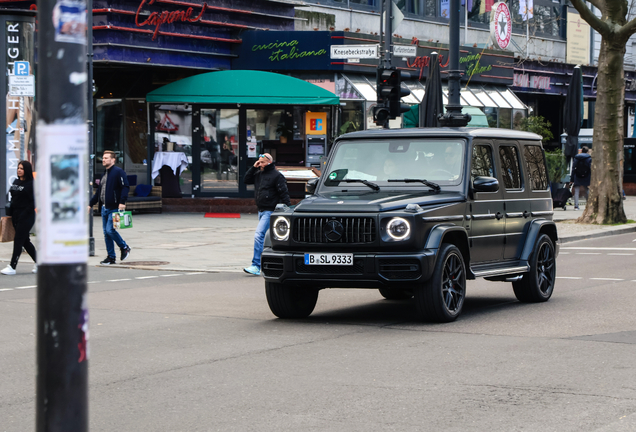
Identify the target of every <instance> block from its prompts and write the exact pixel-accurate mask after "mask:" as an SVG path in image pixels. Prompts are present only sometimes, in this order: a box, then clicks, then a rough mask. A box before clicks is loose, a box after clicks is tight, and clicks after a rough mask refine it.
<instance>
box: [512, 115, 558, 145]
mask: <svg viewBox="0 0 636 432" xmlns="http://www.w3.org/2000/svg"><path fill="white" fill-rule="evenodd" d="M551 127H552V123H550V122H549V121H547V120H546V119H545V118H544V117H543V116H530V117H527V118H524V119H522V120H521V121H520V122H519V126H518V128H519V130H523V131H528V132H533V133H536V134H537V135H541V136H542V137H543V141H551V140H552V138H554V135H553V134H552V132H551V131H550V128H551Z"/></svg>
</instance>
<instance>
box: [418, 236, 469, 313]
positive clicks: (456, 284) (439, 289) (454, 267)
mask: <svg viewBox="0 0 636 432" xmlns="http://www.w3.org/2000/svg"><path fill="white" fill-rule="evenodd" d="M465 296H466V266H465V264H464V257H463V256H462V253H461V252H460V251H459V249H458V248H457V246H455V245H453V244H450V243H444V244H442V247H441V248H440V249H439V254H438V257H437V261H436V262H435V268H434V269H433V275H432V276H431V278H430V279H429V280H428V281H426V282H425V283H424V284H422V285H420V286H419V287H417V288H416V289H415V307H416V311H417V317H418V318H419V319H420V320H422V321H429V322H440V323H445V322H451V321H455V320H456V319H457V317H458V316H459V315H460V314H461V312H462V309H463V307H464V298H465Z"/></svg>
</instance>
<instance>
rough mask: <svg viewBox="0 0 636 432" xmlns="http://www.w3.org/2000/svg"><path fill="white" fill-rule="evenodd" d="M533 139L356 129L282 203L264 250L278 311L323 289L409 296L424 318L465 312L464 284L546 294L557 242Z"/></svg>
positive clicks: (532, 296)
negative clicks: (316, 174) (484, 282)
mask: <svg viewBox="0 0 636 432" xmlns="http://www.w3.org/2000/svg"><path fill="white" fill-rule="evenodd" d="M549 188H550V185H549V180H548V174H547V169H546V163H545V156H544V152H543V148H542V145H541V137H540V136H538V135H535V134H532V133H527V132H517V131H512V130H505V129H487V128H443V129H441V128H440V129H435V128H431V129H398V130H374V131H363V132H354V133H350V134H346V135H343V136H341V137H340V138H338V139H337V140H336V142H335V143H334V145H333V148H332V149H331V152H330V155H329V158H328V161H327V163H326V166H325V169H324V170H323V172H322V175H321V177H320V178H319V179H316V180H313V181H310V182H309V183H308V184H307V192H308V193H309V194H311V195H310V196H308V197H307V198H305V199H304V200H303V201H301V202H300V203H299V204H298V205H297V206H295V207H294V208H288V207H286V206H284V205H279V207H278V209H277V211H275V212H274V213H273V214H272V216H271V225H270V231H269V233H268V236H267V237H266V241H265V250H264V252H263V255H262V264H261V269H262V274H263V276H264V278H265V290H266V295H267V301H268V303H269V306H270V309H271V310H272V312H273V313H274V315H276V316H278V317H280V318H302V317H306V316H308V315H309V314H311V312H312V311H313V309H314V307H315V305H316V301H317V299H318V292H319V291H320V290H321V289H323V288H373V289H379V291H380V294H381V295H382V296H384V297H385V298H387V299H409V298H411V297H413V298H414V303H415V306H416V311H417V316H418V318H419V319H421V320H425V321H435V322H449V321H453V320H455V319H456V318H457V317H458V316H459V315H460V313H461V311H462V307H463V304H464V299H465V296H466V280H467V279H475V278H477V277H483V278H486V279H488V280H493V281H509V282H512V287H513V290H514V293H515V295H516V297H517V299H519V300H520V301H522V302H544V301H547V300H548V299H549V298H550V296H551V295H552V291H553V289H554V282H555V278H556V257H557V255H558V251H559V239H558V235H557V229H556V225H555V223H554V222H553V221H552V214H553V211H552V200H551V196H550V189H549Z"/></svg>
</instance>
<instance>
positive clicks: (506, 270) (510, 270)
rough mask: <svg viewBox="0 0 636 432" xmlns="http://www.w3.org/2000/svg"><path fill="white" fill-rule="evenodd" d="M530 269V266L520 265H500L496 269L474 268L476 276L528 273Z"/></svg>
mask: <svg viewBox="0 0 636 432" xmlns="http://www.w3.org/2000/svg"><path fill="white" fill-rule="evenodd" d="M529 271H530V266H528V265H525V266H519V267H499V268H495V269H487V270H473V274H474V275H475V277H490V276H500V275H507V274H518V273H528V272H529Z"/></svg>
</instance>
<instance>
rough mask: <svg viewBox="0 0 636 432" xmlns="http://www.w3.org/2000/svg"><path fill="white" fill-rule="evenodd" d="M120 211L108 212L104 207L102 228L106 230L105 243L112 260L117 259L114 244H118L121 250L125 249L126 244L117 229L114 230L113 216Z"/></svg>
mask: <svg viewBox="0 0 636 432" xmlns="http://www.w3.org/2000/svg"><path fill="white" fill-rule="evenodd" d="M117 211H119V210H108V209H107V208H106V207H104V206H102V227H103V228H104V241H105V242H106V251H107V252H108V256H109V257H111V258H117V255H116V254H115V246H114V245H113V243H117V246H119V247H120V248H125V247H126V246H127V245H126V242H125V241H124V239H122V238H121V236H120V235H119V233H118V232H117V230H116V229H115V228H113V217H112V216H111V215H112V214H113V213H116V212H117Z"/></svg>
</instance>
